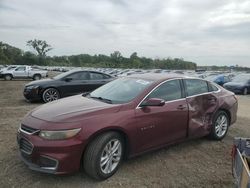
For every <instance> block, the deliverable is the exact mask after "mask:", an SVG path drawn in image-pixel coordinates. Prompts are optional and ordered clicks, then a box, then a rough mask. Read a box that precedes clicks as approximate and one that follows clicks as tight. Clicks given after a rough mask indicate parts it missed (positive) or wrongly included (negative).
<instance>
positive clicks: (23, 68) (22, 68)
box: [15, 67, 25, 71]
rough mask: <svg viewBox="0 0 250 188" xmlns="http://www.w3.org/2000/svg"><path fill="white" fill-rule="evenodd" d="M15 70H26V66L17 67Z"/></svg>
mask: <svg viewBox="0 0 250 188" xmlns="http://www.w3.org/2000/svg"><path fill="white" fill-rule="evenodd" d="M15 71H25V67H17V68H16V69H15Z"/></svg>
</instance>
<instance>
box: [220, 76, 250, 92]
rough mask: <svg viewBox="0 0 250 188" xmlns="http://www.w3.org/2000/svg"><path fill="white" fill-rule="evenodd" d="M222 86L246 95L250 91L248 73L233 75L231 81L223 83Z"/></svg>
mask: <svg viewBox="0 0 250 188" xmlns="http://www.w3.org/2000/svg"><path fill="white" fill-rule="evenodd" d="M223 87H224V88H226V89H227V90H229V91H232V92H234V93H237V94H243V95H247V94H248V93H249V92H250V74H240V75H238V76H235V77H234V79H233V80H232V81H231V82H228V83H226V84H224V85H223Z"/></svg>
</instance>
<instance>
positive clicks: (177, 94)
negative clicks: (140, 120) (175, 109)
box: [147, 80, 182, 101]
mask: <svg viewBox="0 0 250 188" xmlns="http://www.w3.org/2000/svg"><path fill="white" fill-rule="evenodd" d="M147 98H148V99H149V98H159V99H163V100H165V101H172V100H177V99H181V98H182V93H181V86H180V81H179V80H171V81H167V82H165V83H163V84H161V85H160V86H159V87H157V88H156V89H155V90H154V91H153V92H152V93H150V94H149V95H148V97H147Z"/></svg>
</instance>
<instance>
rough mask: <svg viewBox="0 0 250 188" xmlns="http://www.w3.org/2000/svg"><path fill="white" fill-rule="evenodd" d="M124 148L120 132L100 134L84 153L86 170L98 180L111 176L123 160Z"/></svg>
mask: <svg viewBox="0 0 250 188" xmlns="http://www.w3.org/2000/svg"><path fill="white" fill-rule="evenodd" d="M123 150H124V144H123V139H122V137H121V135H120V134H118V133H116V132H107V133H104V134H102V135H100V136H98V137H97V138H96V139H95V140H94V141H92V142H91V143H90V145H89V146H88V147H87V149H86V151H85V153H84V156H83V167H84V170H85V172H86V173H87V174H88V175H89V176H90V177H92V178H95V179H98V180H104V179H107V178H109V177H110V176H112V175H113V174H114V173H115V172H116V171H117V169H118V167H119V165H120V163H121V161H122V156H123Z"/></svg>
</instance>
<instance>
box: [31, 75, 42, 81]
mask: <svg viewBox="0 0 250 188" xmlns="http://www.w3.org/2000/svg"><path fill="white" fill-rule="evenodd" d="M41 77H42V76H41V75H40V74H35V75H34V76H33V80H40V79H41Z"/></svg>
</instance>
